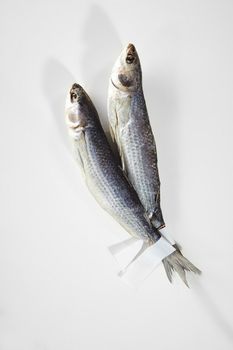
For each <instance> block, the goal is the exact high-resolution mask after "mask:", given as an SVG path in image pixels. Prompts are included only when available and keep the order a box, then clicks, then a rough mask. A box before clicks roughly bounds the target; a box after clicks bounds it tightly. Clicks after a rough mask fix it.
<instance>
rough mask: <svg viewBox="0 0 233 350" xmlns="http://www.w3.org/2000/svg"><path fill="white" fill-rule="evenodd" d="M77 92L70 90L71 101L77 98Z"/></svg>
mask: <svg viewBox="0 0 233 350" xmlns="http://www.w3.org/2000/svg"><path fill="white" fill-rule="evenodd" d="M77 97H78V96H77V94H76V93H75V92H71V94H70V98H71V101H72V102H73V101H74V100H76V99H77Z"/></svg>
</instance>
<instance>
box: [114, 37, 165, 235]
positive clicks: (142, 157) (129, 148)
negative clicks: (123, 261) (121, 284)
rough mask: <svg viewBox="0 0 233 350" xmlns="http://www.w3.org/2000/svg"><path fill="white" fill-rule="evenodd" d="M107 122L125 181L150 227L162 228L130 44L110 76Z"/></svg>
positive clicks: (153, 156) (150, 139) (150, 140)
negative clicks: (142, 207) (115, 145)
mask: <svg viewBox="0 0 233 350" xmlns="http://www.w3.org/2000/svg"><path fill="white" fill-rule="evenodd" d="M108 120H109V128H110V134H111V136H112V139H113V140H114V142H116V144H117V147H118V150H119V154H120V158H121V162H122V168H123V170H124V172H125V174H126V176H127V178H128V179H129V181H130V183H131V184H132V186H133V187H134V189H135V190H136V192H137V194H138V197H139V199H140V201H141V203H142V205H143V206H144V208H145V210H146V213H147V215H148V217H149V218H150V220H151V222H152V223H153V225H154V226H155V227H156V228H157V229H162V228H164V227H165V222H164V219H163V214H162V210H161V205H160V177H159V171H158V158H157V150H156V143H155V138H154V135H153V132H152V128H151V125H150V120H149V117H148V112H147V107H146V102H145V98H144V93H143V88H142V70H141V64H140V60H139V56H138V53H137V51H136V48H135V46H134V45H133V44H129V45H127V46H126V47H125V48H124V49H123V51H122V52H121V54H120V56H119V57H118V59H117V60H116V62H115V64H114V67H113V70H112V73H111V77H110V81H109V91H108Z"/></svg>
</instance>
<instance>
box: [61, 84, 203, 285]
mask: <svg viewBox="0 0 233 350" xmlns="http://www.w3.org/2000/svg"><path fill="white" fill-rule="evenodd" d="M66 123H67V126H68V129H69V133H70V136H71V140H72V143H73V147H74V151H75V156H76V158H77V160H78V163H79V165H80V167H81V169H82V171H83V174H84V177H85V180H86V184H87V186H88V188H89V190H90V192H91V193H92V195H93V196H94V197H95V199H96V200H97V202H98V203H99V204H100V206H101V207H102V208H103V209H104V210H106V211H107V212H108V213H109V214H110V215H111V216H112V217H113V218H114V219H115V220H116V221H117V222H119V223H120V224H121V225H122V226H123V227H124V228H125V229H126V231H128V232H129V233H130V235H132V236H134V237H137V238H140V239H142V240H143V242H144V244H143V247H142V250H141V251H140V252H139V253H138V254H137V256H136V257H135V258H134V260H135V259H136V258H137V257H138V256H139V255H140V254H141V253H142V252H143V251H144V250H145V249H146V248H147V247H148V246H150V245H151V244H154V243H155V242H157V241H158V240H159V239H160V238H161V235H160V233H159V231H158V230H157V229H156V228H155V227H153V226H152V225H151V223H150V222H149V220H148V219H147V216H146V215H145V209H144V208H143V206H142V204H141V202H140V200H139V198H138V196H137V193H136V192H135V190H134V189H133V187H132V186H131V185H130V183H129V182H128V180H127V178H126V177H125V175H124V173H123V171H122V169H121V168H120V167H119V165H118V163H117V161H116V159H115V157H114V155H113V153H112V150H111V148H110V146H109V144H108V141H107V138H106V136H105V133H104V131H103V129H102V126H101V123H100V120H99V117H98V114H97V111H96V109H95V107H94V105H93V103H92V102H91V100H90V98H89V96H88V95H87V93H86V92H85V91H84V89H83V88H82V87H81V86H80V85H78V84H73V86H72V88H71V90H70V92H69V94H68V101H67V106H66ZM163 263H164V266H165V269H166V272H167V275H168V278H169V280H170V281H171V272H172V270H176V271H177V272H178V274H179V275H180V277H181V278H182V279H183V281H184V282H185V283H186V284H187V281H186V277H185V270H191V271H194V272H197V270H196V268H195V267H194V266H193V265H192V264H191V263H190V262H189V261H188V260H187V259H185V258H184V257H183V256H182V255H181V254H180V253H179V251H175V252H173V253H172V254H171V255H169V256H168V257H166V258H165V259H163Z"/></svg>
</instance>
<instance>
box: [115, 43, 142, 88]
mask: <svg viewBox="0 0 233 350" xmlns="http://www.w3.org/2000/svg"><path fill="white" fill-rule="evenodd" d="M111 82H112V84H113V85H114V86H115V87H116V88H117V89H119V90H121V91H124V92H134V91H136V90H138V89H139V88H140V87H141V84H142V72H141V65H140V61H139V57H138V54H137V51H136V48H135V46H134V45H133V44H128V45H127V46H126V47H125V48H124V49H123V51H122V52H121V54H120V56H119V57H118V59H117V61H116V63H115V65H114V67H113V71H112V75H111Z"/></svg>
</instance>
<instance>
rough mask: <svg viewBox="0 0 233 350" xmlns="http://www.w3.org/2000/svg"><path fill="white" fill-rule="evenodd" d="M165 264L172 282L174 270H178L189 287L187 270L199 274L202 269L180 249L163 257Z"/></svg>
mask: <svg viewBox="0 0 233 350" xmlns="http://www.w3.org/2000/svg"><path fill="white" fill-rule="evenodd" d="M163 266H164V268H165V271H166V274H167V277H168V279H169V281H170V282H171V283H172V277H173V272H174V271H176V272H177V273H178V275H179V276H180V278H181V279H182V281H183V282H184V283H185V284H186V286H187V287H189V285H188V282H187V279H186V271H190V272H193V273H196V274H198V275H200V274H201V271H200V270H199V269H198V268H197V267H196V266H194V265H193V264H192V263H191V262H190V261H189V260H188V259H186V258H185V257H184V256H183V255H182V253H181V251H180V250H179V249H178V250H176V251H175V252H173V253H172V254H170V255H169V256H167V257H166V258H165V259H163Z"/></svg>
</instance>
